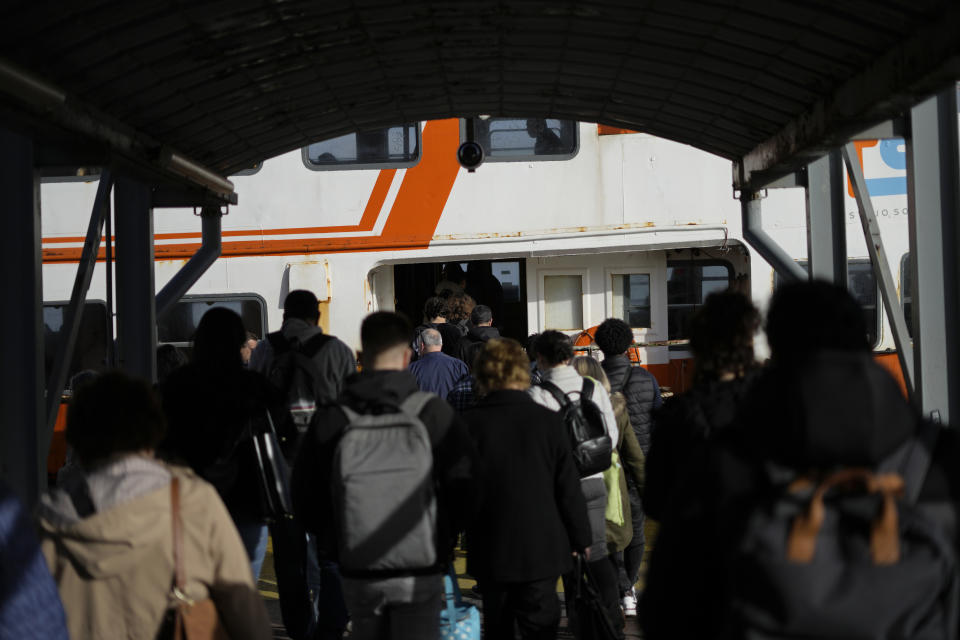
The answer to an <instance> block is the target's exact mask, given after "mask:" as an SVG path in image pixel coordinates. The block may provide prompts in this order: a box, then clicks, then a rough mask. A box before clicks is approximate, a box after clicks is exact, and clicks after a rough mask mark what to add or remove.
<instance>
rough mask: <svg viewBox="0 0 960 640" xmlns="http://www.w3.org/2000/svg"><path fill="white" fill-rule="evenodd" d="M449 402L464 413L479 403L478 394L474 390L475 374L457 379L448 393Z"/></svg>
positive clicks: (459, 411)
mask: <svg viewBox="0 0 960 640" xmlns="http://www.w3.org/2000/svg"><path fill="white" fill-rule="evenodd" d="M447 402H449V403H450V406H451V407H453V408H454V409H455V410H456V411H457V412H458V413H463V412H464V411H466V410H467V409H470V408H471V407H473V405H475V404H476V403H477V396H476V395H475V394H474V392H473V376H471V375H469V374H468V375H465V376H463V377H461V378H460V379H459V380H457V382H456V384H454V385H453V388H452V389H450V392H449V393H448V394H447Z"/></svg>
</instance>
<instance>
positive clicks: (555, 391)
mask: <svg viewBox="0 0 960 640" xmlns="http://www.w3.org/2000/svg"><path fill="white" fill-rule="evenodd" d="M540 387H542V388H543V389H546V390H547V393H549V394H550V395H552V396H553V399H554V400H556V401H557V402H559V403H560V408H561V409H562V408H563V407H566V406H567V405H568V404H570V398H568V397H567V394H565V393H564V392H563V390H562V389H561V388H560V387H558V386H557V385H555V384H554V383H552V382H550V381H549V380H541V381H540Z"/></svg>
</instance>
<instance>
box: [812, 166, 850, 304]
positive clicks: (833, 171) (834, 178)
mask: <svg viewBox="0 0 960 640" xmlns="http://www.w3.org/2000/svg"><path fill="white" fill-rule="evenodd" d="M807 258H808V259H809V260H810V277H811V278H820V279H821V280H828V281H830V282H834V283H836V284H839V285H840V286H842V287H846V286H847V226H846V222H845V220H844V212H843V160H842V159H841V157H840V151H839V150H836V151H831V152H830V153H829V154H828V155H825V156H823V157H822V158H819V159H817V160H815V161H813V162H811V163H810V164H809V165H807Z"/></svg>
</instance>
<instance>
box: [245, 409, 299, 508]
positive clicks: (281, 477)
mask: <svg viewBox="0 0 960 640" xmlns="http://www.w3.org/2000/svg"><path fill="white" fill-rule="evenodd" d="M263 416H264V418H265V419H264V420H263V421H257V420H254V419H251V421H250V438H251V440H252V442H253V454H254V457H255V458H256V462H257V474H258V476H259V478H260V489H261V494H262V496H263V502H264V506H265V508H266V512H267V515H268V516H269V517H270V518H272V519H274V520H279V519H281V518H292V517H293V500H292V498H291V497H290V467H289V466H288V465H287V461H286V459H285V458H284V457H283V453H282V452H281V450H280V439H279V438H278V437H277V430H276V428H275V427H274V426H273V418H271V417H270V411H269V410H267V409H264V410H263ZM258 422H259V426H256V425H257V424H258Z"/></svg>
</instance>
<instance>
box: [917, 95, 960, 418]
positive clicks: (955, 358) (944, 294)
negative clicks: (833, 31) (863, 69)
mask: <svg viewBox="0 0 960 640" xmlns="http://www.w3.org/2000/svg"><path fill="white" fill-rule="evenodd" d="M957 111H958V105H957V87H956V85H951V86H950V88H949V89H947V90H945V91H944V92H943V93H941V94H939V95H937V96H934V97H932V98H930V99H928V100H925V101H924V102H921V103H920V104H918V105H916V106H915V107H913V108H912V109H911V110H910V129H911V133H910V136H909V137H908V138H907V141H906V142H907V185H908V189H907V192H908V198H909V211H910V219H909V221H910V276H911V283H910V287H911V289H910V293H911V297H912V302H913V304H912V307H913V308H912V316H913V317H912V324H913V342H914V349H915V351H914V359H915V360H914V362H915V367H916V368H915V371H916V389H917V395H916V400H917V403H918V405H919V408H920V410H921V411H923V413H924V414H925V415H927V416H932V417H934V418H937V417H939V418H940V419H941V420H942V421H943V422H948V421H949V420H951V419H952V420H954V421H955V422H956V421H960V338H958V334H957V328H958V327H960V290H958V289H960V273H958V260H960V252H958V250H957V247H958V243H960V184H958V183H960V159H958V155H960V142H958V127H957Z"/></svg>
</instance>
